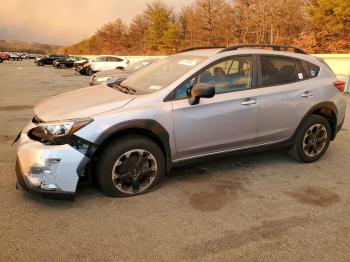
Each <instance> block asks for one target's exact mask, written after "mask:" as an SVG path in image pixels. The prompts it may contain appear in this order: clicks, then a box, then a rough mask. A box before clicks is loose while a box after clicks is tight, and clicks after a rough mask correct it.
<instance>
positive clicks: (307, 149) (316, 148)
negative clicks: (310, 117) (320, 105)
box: [303, 124, 328, 157]
mask: <svg viewBox="0 0 350 262" xmlns="http://www.w3.org/2000/svg"><path fill="white" fill-rule="evenodd" d="M327 137H328V134H327V129H326V127H325V126H324V125H322V124H315V125H313V126H311V127H310V128H309V129H308V131H307V132H306V134H305V136H304V140H303V150H304V153H305V154H306V155H307V156H309V157H315V156H318V155H319V154H320V153H321V152H322V150H323V149H324V147H325V146H326V144H327Z"/></svg>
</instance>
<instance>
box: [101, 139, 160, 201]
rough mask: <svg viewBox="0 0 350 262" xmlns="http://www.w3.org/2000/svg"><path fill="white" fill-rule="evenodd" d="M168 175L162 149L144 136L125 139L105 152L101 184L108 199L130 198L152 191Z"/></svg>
mask: <svg viewBox="0 0 350 262" xmlns="http://www.w3.org/2000/svg"><path fill="white" fill-rule="evenodd" d="M164 173H165V159H164V154H163V152H162V150H161V149H160V148H159V146H158V145H157V144H156V143H155V142H153V141H152V140H150V139H148V138H146V137H142V136H125V137H122V138H120V139H117V140H115V141H113V142H112V143H111V144H110V145H108V147H107V148H105V150H104V151H103V152H102V154H101V157H100V159H99V161H98V163H97V166H96V176H97V182H98V184H99V186H100V188H101V189H102V190H103V192H104V193H105V194H106V195H107V196H111V197H128V196H135V195H140V194H144V193H148V192H150V191H152V189H154V188H155V187H156V186H157V185H158V184H159V183H160V181H161V179H162V177H163V176H164Z"/></svg>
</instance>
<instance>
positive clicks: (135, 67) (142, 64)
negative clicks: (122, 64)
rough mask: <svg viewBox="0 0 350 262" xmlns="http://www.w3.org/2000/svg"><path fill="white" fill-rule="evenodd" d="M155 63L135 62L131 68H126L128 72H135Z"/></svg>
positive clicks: (149, 61)
mask: <svg viewBox="0 0 350 262" xmlns="http://www.w3.org/2000/svg"><path fill="white" fill-rule="evenodd" d="M154 62H156V60H143V61H141V62H136V63H134V64H132V65H131V66H129V67H128V70H130V71H131V72H136V71H137V70H139V69H141V68H143V67H145V66H147V65H149V64H152V63H154Z"/></svg>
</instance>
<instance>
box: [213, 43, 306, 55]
mask: <svg viewBox="0 0 350 262" xmlns="http://www.w3.org/2000/svg"><path fill="white" fill-rule="evenodd" d="M250 47H251V48H272V50H273V51H281V49H293V51H294V53H299V54H305V55H307V53H306V52H305V51H304V50H303V49H301V48H298V47H295V46H290V45H265V44H247V45H234V46H230V47H227V48H224V49H223V50H221V51H220V52H219V53H223V52H227V51H232V50H237V49H239V48H250Z"/></svg>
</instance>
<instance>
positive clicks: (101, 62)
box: [90, 55, 129, 72]
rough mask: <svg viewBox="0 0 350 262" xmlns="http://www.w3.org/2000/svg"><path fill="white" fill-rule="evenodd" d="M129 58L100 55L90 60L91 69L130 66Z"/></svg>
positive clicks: (93, 70) (99, 69)
mask: <svg viewBox="0 0 350 262" xmlns="http://www.w3.org/2000/svg"><path fill="white" fill-rule="evenodd" d="M128 65H129V60H128V59H126V58H123V57H119V56H112V55H108V56H107V55H106V56H98V57H96V58H94V59H92V60H91V61H90V69H91V71H92V72H98V71H102V70H110V69H124V68H126V67H128Z"/></svg>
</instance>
